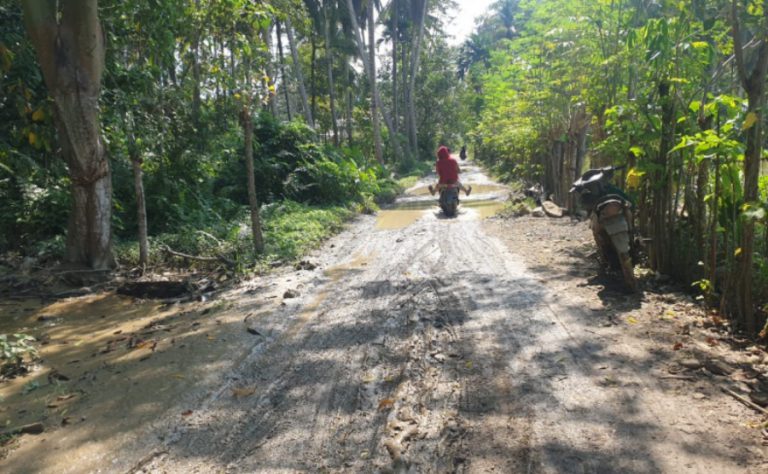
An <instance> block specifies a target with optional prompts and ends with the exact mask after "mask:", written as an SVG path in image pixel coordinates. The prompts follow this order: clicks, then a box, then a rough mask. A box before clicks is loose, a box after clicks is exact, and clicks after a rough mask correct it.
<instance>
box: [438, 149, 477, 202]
mask: <svg viewBox="0 0 768 474" xmlns="http://www.w3.org/2000/svg"><path fill="white" fill-rule="evenodd" d="M435 171H437V175H438V176H439V177H440V179H439V181H438V183H437V186H434V187H433V186H432V185H431V184H430V185H429V192H430V193H431V194H433V195H434V194H435V193H436V192H439V191H440V190H441V189H443V188H444V187H446V186H449V185H456V186H458V187H459V189H460V190H462V191H464V192H465V193H466V194H467V196H469V193H471V192H472V186H467V187H464V186H463V185H462V184H461V182H460V181H459V173H461V169H459V164H458V163H457V162H456V160H454V159H453V158H452V157H451V152H450V150H448V147H446V146H441V147H440V148H438V149H437V161H436V162H435Z"/></svg>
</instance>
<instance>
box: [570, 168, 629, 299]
mask: <svg viewBox="0 0 768 474" xmlns="http://www.w3.org/2000/svg"><path fill="white" fill-rule="evenodd" d="M621 168H622V167H615V166H607V167H605V168H599V169H592V170H588V171H587V172H585V173H584V174H583V175H581V177H580V178H579V179H578V180H576V181H575V182H574V183H573V187H572V188H571V192H572V193H577V194H578V195H579V200H580V202H581V204H582V205H583V206H584V208H585V209H586V210H587V212H588V213H589V216H590V228H591V229H592V234H593V235H594V237H595V243H596V244H597V247H598V248H599V249H600V253H601V255H602V257H603V259H604V260H605V261H606V262H607V263H608V264H609V265H610V266H611V268H612V269H614V270H616V271H621V273H622V275H623V277H624V283H625V284H626V286H627V288H628V289H629V290H630V291H633V292H634V291H637V280H635V274H634V271H633V261H632V254H633V248H632V247H633V245H634V242H633V239H632V234H633V229H632V203H631V202H630V201H629V199H628V198H627V197H626V195H624V193H623V192H622V191H621V190H620V189H618V188H616V187H614V186H613V185H611V183H610V180H611V178H612V177H613V174H614V172H615V171H617V170H619V169H621Z"/></svg>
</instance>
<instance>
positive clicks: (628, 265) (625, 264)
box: [619, 253, 637, 293]
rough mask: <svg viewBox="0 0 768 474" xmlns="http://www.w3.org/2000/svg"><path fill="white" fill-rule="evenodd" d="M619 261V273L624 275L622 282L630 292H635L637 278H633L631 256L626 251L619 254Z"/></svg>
mask: <svg viewBox="0 0 768 474" xmlns="http://www.w3.org/2000/svg"><path fill="white" fill-rule="evenodd" d="M619 260H620V261H621V273H622V275H623V276H624V284H625V285H626V286H627V289H628V290H629V291H631V292H632V293H636V292H637V279H636V278H635V271H634V267H633V265H632V257H631V256H630V255H629V254H628V253H623V254H621V255H619Z"/></svg>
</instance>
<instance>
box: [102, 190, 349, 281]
mask: <svg viewBox="0 0 768 474" xmlns="http://www.w3.org/2000/svg"><path fill="white" fill-rule="evenodd" d="M361 206H362V205H361V204H358V203H356V204H355V205H347V206H343V205H336V206H334V205H328V206H317V205H308V204H302V203H298V202H294V201H280V202H276V203H272V204H269V205H266V206H264V207H263V208H262V210H261V221H262V233H263V237H264V246H265V250H264V253H263V254H261V255H256V254H255V253H254V249H253V241H252V238H251V227H250V215H249V213H248V210H247V208H244V209H243V211H242V213H241V214H240V215H239V216H238V218H237V219H234V220H233V221H231V222H228V223H219V224H217V225H211V226H207V227H203V228H199V227H198V228H191V227H184V228H181V229H179V231H178V232H174V233H166V234H160V235H157V236H151V237H150V239H149V240H150V259H149V260H150V262H149V266H151V267H154V266H165V265H169V264H171V262H170V260H169V257H168V254H167V252H166V251H165V250H166V248H170V249H172V250H174V251H176V252H181V253H185V254H189V255H195V256H205V257H209V256H215V255H223V256H226V257H227V258H228V259H230V260H233V261H234V262H235V264H236V269H235V270H236V271H237V272H238V273H244V272H248V271H252V270H257V271H262V270H264V269H266V268H267V267H269V266H271V265H273V264H276V263H288V262H292V261H295V260H297V259H300V258H301V257H302V256H304V255H306V254H307V253H308V252H309V251H310V250H312V249H315V248H317V247H318V246H319V245H320V244H321V243H322V242H323V241H325V240H326V239H327V238H329V237H331V236H332V235H334V234H336V233H337V232H339V231H340V230H341V229H342V228H343V226H344V223H345V222H346V221H348V220H349V219H351V218H352V217H353V216H354V215H355V214H356V212H359V211H360V207H361ZM115 252H116V254H117V259H118V262H119V263H120V265H121V266H123V267H129V268H131V267H137V266H138V265H139V263H138V262H139V250H138V243H137V242H136V241H133V240H131V241H121V242H118V243H117V244H116V245H115ZM213 264H214V265H215V264H216V263H215V262H214V263H213ZM185 265H186V266H192V267H199V266H206V265H207V266H210V265H211V263H209V262H197V261H194V260H190V261H188V262H185Z"/></svg>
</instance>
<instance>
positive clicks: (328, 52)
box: [323, 6, 339, 146]
mask: <svg viewBox="0 0 768 474" xmlns="http://www.w3.org/2000/svg"><path fill="white" fill-rule="evenodd" d="M329 10H330V8H329V7H328V6H326V7H325V23H324V25H323V32H324V33H325V62H326V63H327V67H328V97H329V99H330V101H331V128H332V129H333V144H334V145H335V146H339V126H338V124H337V123H336V86H335V84H334V82H333V48H332V47H331V26H330V23H331V21H332V18H331V15H330V12H329Z"/></svg>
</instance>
